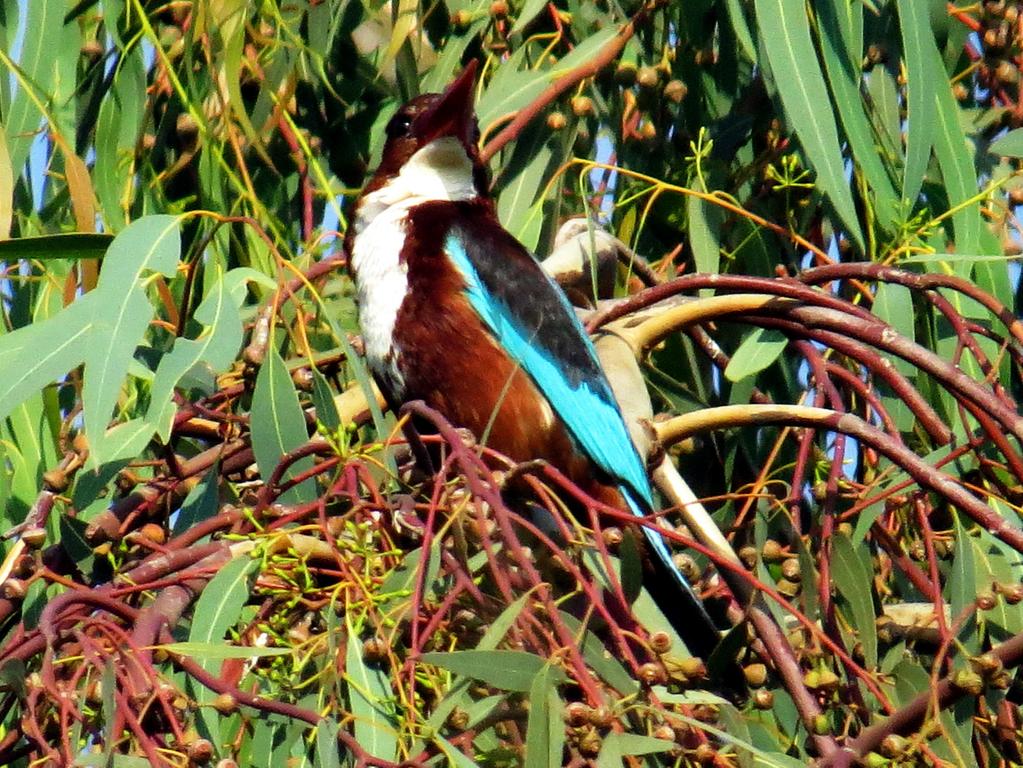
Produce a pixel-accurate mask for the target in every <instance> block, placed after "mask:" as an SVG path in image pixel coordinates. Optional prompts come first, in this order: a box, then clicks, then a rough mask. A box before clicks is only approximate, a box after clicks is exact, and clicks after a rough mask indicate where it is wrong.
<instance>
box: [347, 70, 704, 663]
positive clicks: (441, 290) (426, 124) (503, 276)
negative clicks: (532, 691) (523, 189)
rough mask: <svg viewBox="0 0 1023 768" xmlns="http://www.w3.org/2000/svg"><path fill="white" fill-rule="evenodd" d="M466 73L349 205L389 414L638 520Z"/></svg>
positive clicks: (395, 131) (660, 562) (693, 616)
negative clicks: (436, 421)
mask: <svg viewBox="0 0 1023 768" xmlns="http://www.w3.org/2000/svg"><path fill="white" fill-rule="evenodd" d="M475 82H476V62H475V61H470V62H469V64H468V65H467V66H466V67H465V68H464V70H463V72H462V74H461V75H460V76H459V77H457V78H456V79H455V80H454V81H453V82H452V83H451V84H450V85H449V86H448V87H447V88H446V89H445V90H444V91H443V93H440V94H436V93H432V94H423V95H420V96H418V97H416V98H414V99H412V100H411V101H409V102H408V103H406V104H405V105H404V106H402V107H400V108H399V109H398V110H397V112H396V113H395V114H394V116H393V117H392V118H391V119H390V121H389V122H388V123H387V126H386V129H385V132H386V139H385V143H384V149H383V153H382V156H381V160H380V164H379V166H378V167H377V169H376V172H375V173H374V174H373V176H372V178H371V179H370V180H369V182H368V183H367V184H366V185H365V187H364V188H363V191H362V193H361V194H360V195H359V197H358V198H357V199H356V201H355V203H354V208H353V213H352V216H351V218H350V223H349V227H348V230H347V232H346V235H345V239H344V251H345V255H346V257H347V263H348V268H349V270H350V272H351V275H352V277H353V280H354V282H355V286H356V300H357V303H358V314H359V325H360V329H361V333H362V340H363V348H364V352H365V357H366V360H367V363H368V366H369V368H370V370H371V372H372V374H373V376H374V378H375V379H376V381H377V383H378V385H379V387H380V389H381V391H382V392H383V394H384V397H385V399H386V400H387V402H388V404H389V406H390V407H391V408H392V410H396V409H398V408H400V406H401V405H402V404H404V403H407V402H411V401H415V400H421V401H423V402H425V403H426V404H427V405H429V406H431V407H433V408H434V409H435V410H437V411H439V412H440V413H441V414H443V415H444V416H445V417H446V418H447V419H448V420H449V421H450V422H451V423H452V424H454V425H455V426H457V427H462V428H465V429H468V430H469V431H470V432H472V433H473V434H474V435H475V436H476V437H477V438H480V439H482V440H484V441H485V444H486V445H487V446H488V447H490V448H493V449H494V450H496V451H497V452H499V453H501V454H503V455H505V456H507V457H509V458H510V459H512V460H513V461H517V462H526V461H534V460H543V461H546V462H549V463H550V464H551V465H553V466H554V467H556V468H558V469H559V470H561V472H563V473H564V474H565V475H566V476H567V477H568V478H569V479H570V480H571V481H573V482H574V483H575V484H577V485H578V486H579V487H580V488H581V489H582V490H583V491H585V492H586V493H588V494H589V495H590V496H591V497H593V498H594V499H596V500H598V501H601V502H603V503H605V504H609V505H611V506H613V507H616V508H620V509H628V510H630V511H631V512H632V513H633V514H634V515H636V516H637V517H646V516H647V515H650V514H651V513H652V512H653V511H654V509H655V504H654V497H653V491H652V488H651V484H650V480H649V477H648V474H647V471H646V465H645V462H644V461H643V459H641V457H640V455H639V452H638V451H637V449H636V447H635V445H634V443H633V442H632V439H631V438H630V436H629V431H628V428H627V427H626V422H625V419H624V417H623V415H622V412H621V410H620V408H619V406H618V404H617V402H616V400H615V397H614V394H613V393H612V390H611V386H610V384H609V382H608V379H607V377H606V375H605V373H604V372H603V370H602V368H601V365H600V362H599V360H598V358H597V353H596V350H595V348H594V346H593V344H592V342H591V341H590V339H589V336H588V335H587V334H586V332H585V330H584V328H583V326H582V324H581V323H580V321H579V319H578V318H577V316H576V314H575V311H574V310H573V309H572V307H571V305H570V304H569V302H568V299H567V298H566V296H565V295H564V293H563V292H562V291H561V289H560V288H559V287H558V285H557V284H556V283H555V282H554V281H553V280H552V279H551V278H550V277H549V276H548V275H547V273H546V272H545V271H544V270H543V269H542V267H541V266H540V264H539V262H538V261H537V260H536V258H535V257H534V256H533V254H532V253H530V251H529V250H528V249H527V248H526V247H525V246H523V245H522V244H521V243H520V242H519V241H518V240H516V238H515V237H514V236H513V235H512V234H511V233H510V232H508V231H507V230H506V229H505V228H504V227H503V226H502V225H501V223H500V221H499V220H498V217H497V213H496V209H495V206H494V202H493V199H492V197H491V196H490V192H489V175H488V173H487V170H486V168H485V167H484V165H483V164H482V162H481V161H480V156H479V151H478V147H477V144H478V141H479V128H478V126H477V123H476V118H475V114H474V103H473V102H474V90H475ZM642 535H643V537H644V538H645V543H646V549H647V550H648V551H649V553H650V556H649V558H648V559H649V560H650V561H651V565H649V566H648V568H649V569H651V575H650V576H649V577H647V583H648V588H650V592H651V594H652V595H653V596H654V598H655V600H656V601H657V603H658V604H659V605H660V607H661V610H662V611H664V612H665V614H666V615H667V617H668V619H669V621H671V623H672V625H673V626H674V627H675V628H676V630H678V631H679V634H680V635H682V637H683V639H684V641H685V642H686V645H687V647H688V648H689V650H690V652H692V653H694V655H697V656H701V657H703V658H706V656H707V654H709V653H710V651H711V650H713V648H714V647H715V645H716V644H717V641H718V640H719V639H720V634H719V633H718V631H717V629H716V628H715V626H714V624H713V622H712V620H711V619H710V618H709V616H708V615H707V613H706V611H705V609H704V606H703V604H702V602H701V601H700V599H699V597H698V596H697V595H696V594H695V592H694V591H693V589H692V587H691V586H690V585H689V583H688V581H687V580H686V579H685V577H684V576H683V574H682V573H681V572H680V571H679V570H678V568H677V567H676V566H675V564H674V562H673V559H672V553H671V550H670V548H669V547H668V545H667V543H666V542H665V541H664V539H663V538H662V537H661V536H660V535H659V534H658V533H657V532H656V531H654V530H651V529H650V528H648V527H646V526H643V527H642ZM659 595H660V598H659ZM694 628H696V630H697V631H694Z"/></svg>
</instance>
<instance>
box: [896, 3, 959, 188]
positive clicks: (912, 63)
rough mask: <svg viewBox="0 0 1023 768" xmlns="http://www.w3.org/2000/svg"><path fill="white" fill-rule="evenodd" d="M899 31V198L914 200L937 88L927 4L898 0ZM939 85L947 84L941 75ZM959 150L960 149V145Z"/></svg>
mask: <svg viewBox="0 0 1023 768" xmlns="http://www.w3.org/2000/svg"><path fill="white" fill-rule="evenodd" d="M895 5H896V7H897V8H898V9H899V22H900V23H899V30H900V31H901V33H902V47H903V48H904V50H905V54H906V58H905V61H906V92H907V95H906V102H907V107H906V111H907V130H906V167H905V170H904V173H903V180H902V197H903V199H904V200H910V201H914V200H916V199H917V197H918V196H919V194H920V187H921V185H922V184H923V181H924V174H925V173H926V172H927V165H928V163H929V162H930V158H931V147H932V146H933V137H934V129H935V125H934V92H935V90H936V89H937V88H938V87H939V82H938V81H937V79H936V75H937V72H936V70H935V68H934V67H933V66H931V62H930V58H931V56H932V52H931V50H930V49H933V55H937V52H938V49H937V48H936V47H935V45H934V39H933V38H932V37H931V19H930V12H929V9H928V6H927V3H920V2H916V0H897V2H896V4H895ZM941 80H942V83H941V85H940V87H948V86H947V83H945V82H944V81H945V78H944V77H942V78H941ZM960 149H961V148H960Z"/></svg>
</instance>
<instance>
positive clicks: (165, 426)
mask: <svg viewBox="0 0 1023 768" xmlns="http://www.w3.org/2000/svg"><path fill="white" fill-rule="evenodd" d="M209 268H210V269H212V270H213V271H214V273H215V274H217V275H219V276H218V277H216V278H214V280H213V285H212V287H211V288H210V290H209V292H208V293H207V294H206V296H205V297H204V298H203V300H202V303H200V304H199V306H198V307H197V308H196V310H195V314H194V315H193V317H194V319H195V320H196V321H197V322H199V323H201V324H202V326H203V328H202V330H201V331H200V332H199V335H198V336H196V338H195V339H177V340H176V341H175V342H174V347H173V348H172V349H171V351H170V352H169V353H167V354H166V355H164V356H163V358H162V359H161V360H160V364H159V366H158V367H157V369H156V375H155V377H154V379H153V390H152V395H151V396H150V406H149V410H148V412H147V414H146V421H147V422H148V423H150V424H152V425H153V427H154V428H155V429H156V433H157V435H158V436H159V438H160V439H161V440H162V441H164V442H166V441H167V439H168V438H169V437H170V430H171V425H172V422H173V419H174V411H175V409H174V403H173V395H174V388H175V387H177V386H178V385H179V384H180V383H181V380H182V379H183V378H184V377H185V376H186V375H189V374H191V373H193V372H194V370H195V369H196V368H199V367H201V368H202V369H203V370H204V371H205V372H206V373H207V374H208V375H209V377H210V378H211V379H212V377H213V376H214V375H216V374H219V373H222V372H223V371H225V370H227V368H228V367H229V366H230V365H231V363H232V362H233V361H234V359H235V357H236V356H237V355H238V350H239V349H240V347H241V344H242V319H241V316H240V315H239V313H238V310H239V308H240V307H241V304H242V302H243V301H244V300H245V294H246V290H247V287H248V284H249V283H250V282H251V283H256V284H259V285H264V286H266V287H267V288H273V287H274V285H275V284H274V282H273V280H271V279H270V278H268V277H267V276H266V275H263V274H260V273H259V272H256V271H255V270H254V269H247V268H239V269H232V270H231V271H230V272H227V273H226V274H224V273H223V270H222V267H221V266H220V264H219V263H218V262H215V263H214V264H212V265H211V266H210V267H209Z"/></svg>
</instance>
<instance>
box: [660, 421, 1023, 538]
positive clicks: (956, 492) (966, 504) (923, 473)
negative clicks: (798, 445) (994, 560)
mask: <svg viewBox="0 0 1023 768" xmlns="http://www.w3.org/2000/svg"><path fill="white" fill-rule="evenodd" d="M754 425H756V426H767V425H778V426H798V427H813V428H816V429H827V430H831V431H832V432H841V433H843V434H846V435H850V436H852V437H855V438H856V439H858V440H860V441H862V442H863V443H864V444H865V445H869V446H870V447H871V448H873V449H874V450H876V451H878V453H881V454H883V455H884V456H886V457H887V458H889V459H891V460H892V461H893V462H895V463H896V464H898V465H899V466H900V467H901V468H902V469H903V470H905V471H906V472H907V473H908V474H909V475H910V476H911V477H912V478H913V479H914V480H916V481H917V482H918V483H919V484H920V485H922V486H924V487H925V488H928V489H930V490H932V491H934V492H935V493H937V494H939V495H941V496H943V497H944V498H946V499H948V501H950V502H951V503H952V504H955V505H956V506H957V507H958V508H959V509H960V510H962V511H963V512H964V513H965V514H966V515H967V516H968V517H969V518H970V519H971V520H973V521H974V522H975V523H977V524H978V525H980V526H982V527H984V528H986V529H987V530H988V531H989V532H991V533H992V534H994V535H995V536H997V537H998V538H999V539H1001V540H1002V541H1004V542H1005V543H1006V544H1008V545H1009V546H1010V547H1012V548H1013V549H1015V550H1016V551H1017V552H1023V531H1021V530H1019V529H1018V528H1015V527H1013V526H1012V525H1009V523H1007V522H1006V521H1005V520H1004V519H1003V518H1002V517H1001V516H1000V515H998V513H996V512H995V511H994V510H993V509H991V507H989V506H988V505H987V504H985V503H984V502H982V501H980V500H979V499H978V498H977V497H976V496H974V495H973V494H971V493H970V492H969V491H967V490H966V489H965V488H963V487H962V486H961V485H960V484H959V483H958V482H956V481H955V480H953V479H952V478H951V477H949V476H948V475H946V474H944V473H942V472H938V471H937V470H935V469H934V467H932V466H931V465H929V464H928V463H927V462H925V461H924V460H923V459H921V458H920V457H919V456H917V455H916V454H915V453H913V452H912V451H911V450H909V449H908V448H907V447H906V446H905V445H903V444H901V443H899V442H898V441H896V440H894V439H892V437H891V436H890V435H888V434H886V433H885V432H883V431H882V430H880V429H878V428H877V427H874V426H872V425H870V424H868V423H867V422H866V421H864V420H863V419H861V418H859V417H858V416H853V415H852V414H849V413H845V414H839V413H836V412H834V411H830V410H828V409H826V408H812V407H809V406H802V405H723V406H719V407H717V408H705V409H704V410H702V411H696V412H694V413H687V414H684V415H682V416H676V417H674V418H672V419H669V420H668V421H663V422H658V423H655V424H653V425H652V426H653V429H654V431H655V433H656V434H657V439H658V440H660V441H661V442H662V443H665V444H670V443H674V442H678V441H679V440H681V439H682V438H683V437H688V436H689V435H692V434H694V433H697V432H706V431H710V430H715V429H726V428H729V427H749V426H754Z"/></svg>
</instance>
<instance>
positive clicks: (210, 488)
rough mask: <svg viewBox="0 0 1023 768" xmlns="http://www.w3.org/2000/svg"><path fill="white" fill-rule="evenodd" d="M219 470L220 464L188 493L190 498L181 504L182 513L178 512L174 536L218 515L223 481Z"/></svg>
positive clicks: (187, 497) (214, 466) (186, 498)
mask: <svg viewBox="0 0 1023 768" xmlns="http://www.w3.org/2000/svg"><path fill="white" fill-rule="evenodd" d="M219 468H220V465H219V463H218V464H214V465H213V467H212V468H211V469H210V471H209V472H207V473H206V477H204V478H203V480H202V482H201V483H199V484H198V485H197V486H195V488H193V489H192V490H191V491H189V492H188V496H186V497H185V500H184V501H183V502H182V503H181V511H180V512H178V516H177V519H176V520H175V521H174V528H173V530H172V532H173V535H175V536H177V535H178V534H179V533H182V532H184V531H187V530H188V529H189V528H191V527H192V526H193V525H195V524H196V523H201V522H202V521H203V520H208V519H209V518H211V517H213V516H214V515H215V514H217V510H218V509H219V504H218V502H219V501H220V489H219V485H220V479H221V478H220V472H219V471H218V470H219Z"/></svg>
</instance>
